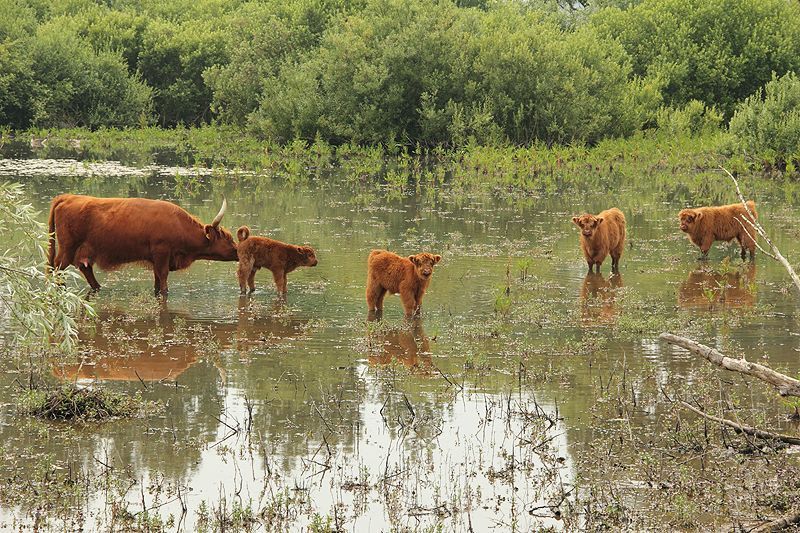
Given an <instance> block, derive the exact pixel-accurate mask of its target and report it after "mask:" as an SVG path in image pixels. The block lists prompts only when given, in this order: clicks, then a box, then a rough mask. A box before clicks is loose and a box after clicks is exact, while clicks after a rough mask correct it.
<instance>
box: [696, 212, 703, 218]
mask: <svg viewBox="0 0 800 533" xmlns="http://www.w3.org/2000/svg"><path fill="white" fill-rule="evenodd" d="M694 218H696V219H697V220H700V219H701V218H703V212H702V211H697V212H696V213H695V214H694Z"/></svg>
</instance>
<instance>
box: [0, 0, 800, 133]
mask: <svg viewBox="0 0 800 533" xmlns="http://www.w3.org/2000/svg"><path fill="white" fill-rule="evenodd" d="M798 68H800V5H799V4H797V3H796V2H785V1H784V0H766V1H765V2H760V1H758V0H745V1H739V0H710V1H707V2H701V1H700V0H589V1H583V2H571V1H569V0H538V1H535V2H515V1H511V0H499V1H496V2H488V1H484V0H459V1H451V0H442V1H434V0H289V1H287V2H274V1H269V2H262V1H256V0H236V1H223V0H195V1H191V2H190V1H188V0H180V1H177V2H170V3H163V2H155V1H152V0H142V1H137V2H127V1H126V2H102V3H98V2H94V1H92V0H55V1H53V2H43V1H41V0H0V125H6V126H11V127H13V128H16V129H20V128H29V127H37V128H41V127H53V126H59V127H64V126H73V125H77V126H85V127H89V128H92V129H95V128H98V127H103V126H115V127H140V126H142V125H148V124H150V123H152V122H155V123H157V124H159V125H161V126H167V127H174V126H177V125H181V124H184V125H200V124H208V123H212V122H215V121H216V122H218V123H223V124H230V125H234V126H236V127H238V128H248V129H249V131H250V132H252V133H255V134H257V135H258V136H259V137H261V138H268V139H270V140H273V141H278V142H281V143H289V142H291V141H293V140H295V139H303V140H304V141H306V142H311V141H312V140H313V139H317V138H319V139H322V140H324V141H326V142H328V143H332V144H335V145H340V144H345V143H356V144H377V143H387V144H392V143H402V144H405V145H407V146H410V145H415V144H417V143H419V144H420V145H421V146H431V145H436V144H445V145H451V146H458V147H465V146H469V145H472V144H503V143H513V144H519V145H533V144H536V143H539V142H542V143H545V144H553V143H561V144H570V143H576V144H581V143H589V144H595V143H597V142H599V141H600V140H601V139H607V138H612V137H625V136H629V135H631V134H634V133H636V132H637V131H641V130H646V129H648V128H652V127H655V126H657V127H659V128H660V129H662V130H665V131H666V130H669V131H677V130H678V129H681V128H689V130H692V131H695V132H696V128H697V127H702V128H705V127H712V126H713V123H714V122H715V121H716V120H717V119H716V116H717V114H718V113H719V114H721V116H722V117H723V118H724V119H728V118H730V117H731V116H732V114H733V111H734V109H735V106H736V105H737V104H738V103H739V102H741V101H742V100H743V99H744V98H746V97H747V96H748V95H751V94H753V93H754V92H755V91H756V90H757V89H758V88H759V87H761V86H762V85H763V84H764V83H766V82H768V81H769V79H770V77H771V75H772V72H775V73H776V74H777V75H778V76H780V75H783V74H785V73H786V72H789V71H792V70H794V71H797V69H798ZM698 105H703V106H705V108H704V109H707V110H708V111H705V110H704V111H701V108H700V107H698ZM698 120H699V121H700V122H702V124H700V122H698ZM686 121H689V122H690V123H687V122H686Z"/></svg>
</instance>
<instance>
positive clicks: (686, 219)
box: [678, 209, 703, 233]
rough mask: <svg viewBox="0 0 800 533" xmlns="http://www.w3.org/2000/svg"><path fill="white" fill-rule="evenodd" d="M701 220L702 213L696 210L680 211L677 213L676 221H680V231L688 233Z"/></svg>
mask: <svg viewBox="0 0 800 533" xmlns="http://www.w3.org/2000/svg"><path fill="white" fill-rule="evenodd" d="M701 218H703V212H702V211H698V210H696V209H682V210H681V212H680V213H678V220H680V221H681V231H684V232H687V233H688V232H690V231H691V230H692V227H693V226H694V225H695V223H696V222H697V221H698V220H700V219H701Z"/></svg>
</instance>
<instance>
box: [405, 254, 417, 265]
mask: <svg viewBox="0 0 800 533" xmlns="http://www.w3.org/2000/svg"><path fill="white" fill-rule="evenodd" d="M408 260H409V261H411V262H412V263H414V264H415V265H417V266H419V261H417V256H416V255H409V256H408Z"/></svg>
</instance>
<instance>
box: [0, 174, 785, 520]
mask: <svg viewBox="0 0 800 533" xmlns="http://www.w3.org/2000/svg"><path fill="white" fill-rule="evenodd" d="M0 163H2V165H0V179H10V180H12V181H18V182H21V183H24V184H25V186H26V190H27V191H28V193H29V199H30V202H32V203H33V204H34V205H35V206H37V207H38V208H40V209H41V210H42V218H43V220H44V218H45V217H46V209H47V205H48V203H49V200H50V199H51V198H52V197H53V196H55V195H56V194H59V193H63V192H72V193H82V194H91V195H96V196H146V197H149V198H162V199H167V200H171V201H175V202H177V203H179V204H180V205H181V206H183V207H185V208H186V209H187V210H189V211H190V212H192V213H193V214H196V215H198V216H199V217H200V218H201V219H203V220H210V219H211V218H212V217H213V216H214V214H215V213H216V211H217V209H218V207H219V203H220V200H221V198H222V195H223V194H224V195H225V196H226V197H227V199H228V203H229V211H228V214H227V215H226V217H225V219H224V220H223V225H225V226H226V227H228V228H229V229H235V228H236V227H238V226H239V225H240V224H247V225H249V226H250V228H251V230H252V231H253V234H256V235H265V236H269V237H272V238H276V239H280V240H284V241H288V242H292V243H297V244H310V245H312V246H313V247H315V249H316V250H317V257H318V258H319V265H318V266H317V267H315V268H301V269H298V270H297V271H295V272H293V273H292V274H290V275H289V295H288V301H287V302H286V303H282V302H280V301H278V300H276V295H275V290H274V287H273V285H272V280H271V276H270V275H269V273H268V272H266V271H261V272H260V273H259V274H258V276H257V278H256V284H257V287H258V290H257V292H256V293H255V294H254V295H252V296H251V297H240V296H239V291H238V284H237V280H236V276H235V268H236V265H235V264H234V263H209V262H197V263H195V265H194V266H192V267H191V268H190V269H189V270H187V271H184V272H180V273H172V274H171V275H170V279H169V283H170V294H169V298H168V300H167V301H166V302H161V301H159V300H156V299H154V298H153V297H152V296H151V287H152V274H151V273H150V272H148V271H146V270H144V269H141V268H138V267H130V268H125V269H122V270H120V271H117V272H112V273H105V272H101V273H100V274H99V275H98V279H99V281H100V283H101V284H102V285H103V290H102V291H101V292H100V293H99V294H98V295H97V296H96V297H95V300H94V301H95V302H96V305H97V308H98V311H99V317H98V319H97V320H96V321H91V322H88V323H86V324H85V326H84V328H83V331H82V334H81V339H82V343H81V345H82V354H83V361H82V362H75V363H74V364H73V363H70V364H66V365H58V366H57V368H56V369H55V370H54V375H55V376H57V377H58V378H60V379H70V380H77V381H78V383H81V384H86V385H89V384H91V383H94V382H95V381H96V380H99V381H102V382H105V383H107V384H108V386H110V387H113V388H116V389H120V390H125V391H130V392H135V391H140V392H141V394H142V395H143V397H145V398H147V399H157V400H159V401H161V402H163V404H164V405H165V408H164V411H163V413H156V414H153V415H152V416H149V417H147V418H145V419H143V420H132V421H114V422H109V423H104V424H100V425H89V426H86V427H81V428H79V429H64V428H63V426H59V425H48V424H44V425H42V424H35V425H33V426H31V423H30V422H27V421H26V420H25V419H24V417H19V416H18V415H17V414H16V412H15V410H14V408H13V407H12V405H11V402H12V398H13V395H14V394H15V389H16V388H17V387H18V385H17V384H15V383H14V381H15V380H22V381H24V380H25V379H26V375H25V373H24V372H20V371H18V370H17V369H16V368H15V367H14V366H12V365H11V364H10V363H3V367H4V377H3V384H4V387H3V389H2V392H0V394H2V402H3V404H4V405H5V407H4V409H3V413H2V419H1V420H2V422H1V424H0V434H2V442H3V445H2V450H3V453H4V455H5V456H6V457H20V458H22V459H20V460H21V461H24V457H26V456H27V455H32V454H38V453H45V454H49V455H51V456H52V468H54V469H58V470H64V469H70V470H71V469H74V470H75V471H81V472H86V473H91V474H92V475H94V476H102V475H103V473H104V472H105V470H106V469H107V467H113V468H114V470H115V472H116V473H117V474H119V473H123V472H124V476H123V477H125V478H126V479H130V480H131V484H130V486H126V487H121V488H119V489H118V491H117V492H116V493H113V491H112V494H111V495H109V493H105V494H92V495H90V496H87V498H86V501H85V513H84V514H82V515H80V516H78V515H75V514H70V513H62V514H61V515H59V514H58V513H55V512H54V513H53V516H50V517H49V518H48V517H47V516H44V517H42V516H39V515H38V514H37V513H33V512H32V511H31V506H30V505H26V504H25V503H20V502H18V503H16V504H12V503H8V504H5V505H3V506H2V512H1V513H0V516H1V517H2V521H3V522H4V523H6V524H14V523H25V524H33V523H43V522H42V521H45V522H46V521H47V520H49V523H50V524H51V525H55V527H56V528H60V527H62V525H63V524H64V523H66V526H65V527H67V526H69V527H72V526H75V525H76V524H77V525H81V524H83V525H84V526H85V527H87V528H92V527H95V526H97V527H108V526H109V525H110V524H111V525H113V524H118V523H119V520H121V518H120V515H119V513H118V511H119V508H120V505H119V504H118V503H117V504H116V506H115V505H112V504H110V503H109V502H110V501H111V502H119V501H127V502H128V507H127V508H128V511H129V512H131V513H134V514H135V513H138V512H141V511H142V509H143V507H146V508H148V509H150V512H151V513H154V512H155V513H159V514H160V515H161V516H162V517H167V516H169V515H170V514H173V515H174V516H175V524H176V525H177V524H178V522H179V521H180V520H182V522H181V523H180V526H181V527H188V528H190V529H191V528H192V527H194V526H193V524H195V523H196V522H197V521H198V510H200V509H202V505H203V504H202V503H201V502H205V505H206V506H207V507H208V508H213V507H214V506H219V505H221V504H220V501H221V500H223V499H224V505H226V506H227V509H228V510H230V509H231V508H233V507H234V506H235V505H236V504H237V502H238V504H240V505H241V506H243V507H247V506H248V503H249V505H250V506H251V507H252V509H253V510H254V511H257V512H260V513H261V515H260V518H261V519H262V520H263V521H264V522H265V523H268V524H271V525H273V526H274V527H276V528H281V527H284V526H285V527H290V528H296V527H301V526H303V525H305V524H308V523H310V522H313V521H314V517H313V515H314V513H318V514H319V515H321V516H327V517H330V519H331V520H332V522H331V524H332V525H338V526H339V527H341V528H343V529H347V530H358V531H362V530H387V529H391V528H397V527H399V528H412V529H415V528H424V527H427V526H430V525H435V524H437V523H442V524H444V526H445V529H459V530H465V529H469V528H470V527H472V528H474V529H475V530H477V531H485V530H487V529H489V528H492V527H499V528H501V529H507V528H510V527H517V528H519V529H522V530H529V529H531V528H533V527H537V526H554V527H559V526H560V524H561V522H560V519H559V513H558V512H556V509H558V505H559V504H560V503H561V502H560V500H563V499H564V498H562V495H563V494H564V493H565V492H567V493H569V491H570V490H571V488H572V485H573V483H574V480H575V479H576V476H579V475H581V472H580V471H579V466H578V463H577V462H576V459H577V458H578V457H580V456H582V455H584V454H586V453H590V451H589V450H587V446H588V445H589V442H590V439H591V436H592V434H593V433H594V432H595V431H597V430H598V429H597V428H598V427H602V424H603V422H602V421H600V422H598V421H597V420H595V415H594V414H593V413H594V411H593V409H594V407H593V406H595V398H596V387H597V386H598V383H599V386H600V387H601V389H602V387H603V385H604V384H605V385H606V386H608V383H609V380H620V375H621V372H622V370H621V369H623V368H624V369H626V370H625V371H628V370H627V369H630V372H635V371H636V370H637V369H639V370H641V369H650V370H648V371H652V373H653V375H655V376H656V377H657V379H663V380H664V382H669V381H670V380H678V381H689V382H690V381H691V380H692V379H693V375H694V373H695V372H697V371H698V369H700V368H702V367H703V364H704V363H702V362H700V361H698V360H696V359H695V358H693V356H690V355H688V354H686V353H684V352H681V351H679V350H676V349H674V348H671V347H669V346H667V345H664V344H661V343H660V342H659V341H658V340H657V339H656V338H655V335H654V334H653V331H655V330H657V329H658V327H659V324H660V323H659V322H658V321H663V324H664V327H665V328H666V327H669V326H671V325H673V324H680V325H681V326H682V327H683V328H684V330H688V331H694V332H697V333H698V335H697V336H696V338H698V340H700V341H701V342H707V343H709V344H714V345H717V346H719V347H721V348H724V349H726V350H728V351H729V352H731V353H745V354H748V357H750V358H752V359H754V360H756V359H757V360H764V361H766V362H768V363H769V364H771V365H773V366H776V367H778V368H781V369H783V370H785V371H789V372H790V373H792V374H796V373H797V371H798V370H799V369H800V364H798V349H800V337H798V336H797V335H796V334H795V331H796V329H797V328H796V326H797V305H796V301H797V300H796V298H795V297H794V295H793V294H792V293H791V291H790V289H789V284H788V281H787V279H786V276H785V274H784V272H783V271H782V269H781V267H780V266H778V265H776V264H774V263H773V262H771V261H768V260H766V258H764V257H763V256H761V257H759V258H758V259H757V261H756V264H755V265H741V264H740V262H739V261H737V260H735V258H736V257H737V252H736V250H735V249H733V248H730V249H729V248H727V247H726V246H724V245H722V244H720V243H717V244H715V246H714V248H713V249H712V253H711V261H710V262H709V263H707V264H702V263H698V261H697V260H696V257H697V255H698V252H697V249H696V248H694V247H693V246H692V245H690V244H689V243H688V241H687V240H686V238H685V237H684V236H683V235H682V234H681V233H680V232H679V230H678V227H677V220H676V213H677V211H678V210H679V209H680V208H682V207H685V200H684V199H685V197H686V196H687V194H688V193H687V191H686V190H682V189H681V187H675V188H674V189H669V190H666V189H664V188H662V187H661V186H659V185H658V184H655V183H635V184H625V185H624V186H622V187H621V188H617V189H614V191H613V192H610V191H605V190H596V189H595V190H582V188H581V187H574V188H569V189H566V190H564V191H552V192H549V193H546V194H545V193H537V194H529V195H518V194H513V195H509V194H502V195H500V194H498V195H485V194H482V195H476V196H472V195H471V194H469V193H465V192H457V191H452V190H450V191H448V190H440V191H428V190H424V189H422V190H414V188H413V187H412V188H411V190H410V191H403V192H398V191H391V190H387V189H386V188H381V187H380V186H377V185H374V184H368V185H364V184H359V185H348V184H342V183H311V184H308V185H304V186H302V187H294V188H290V187H285V186H282V184H280V183H275V182H273V181H271V180H270V179H269V178H253V177H248V176H235V175H225V174H223V173H216V174H215V175H213V176H212V175H206V176H202V175H197V174H196V173H192V172H191V171H186V170H185V169H184V170H181V169H176V168H169V169H167V170H164V169H158V168H153V169H149V170H147V171H139V170H135V169H132V168H130V167H124V166H117V165H102V164H99V165H97V166H90V165H87V164H83V163H70V162H67V163H63V162H62V163H59V162H56V161H51V160H37V161H31V160H10V159H6V160H0ZM727 185H728V184H727V183H726V182H725V181H724V180H723V178H722V177H719V183H710V184H709V185H708V189H707V191H706V196H707V197H719V198H720V199H724V200H726V201H734V196H733V193H732V192H731V191H730V190H729V189H728V186H727ZM587 188H588V187H587ZM751 191H753V192H754V194H755V197H756V200H757V202H758V204H759V213H760V215H761V218H762V219H763V220H769V221H770V224H769V227H770V228H771V229H773V230H774V233H775V235H776V243H777V244H778V245H779V246H780V247H781V248H782V250H783V251H784V254H785V255H787V256H790V257H798V256H800V246H799V245H798V243H797V235H796V229H795V228H794V227H793V225H792V223H791V221H792V211H793V206H792V205H791V203H789V202H787V201H786V199H785V198H784V197H783V192H782V189H781V188H780V187H779V186H777V185H770V186H768V185H765V184H758V185H753V186H752V187H751ZM611 205H616V206H618V207H620V208H621V209H622V210H623V211H624V212H625V214H626V216H627V218H628V233H629V240H630V246H629V248H628V249H627V250H626V254H625V256H623V259H622V266H621V272H620V274H619V276H614V277H610V276H609V271H610V260H609V262H608V264H606V265H604V266H603V273H602V274H601V275H599V276H597V275H589V276H587V275H586V266H585V264H584V262H583V260H582V257H581V255H580V251H579V248H578V243H577V240H578V238H577V231H576V230H575V228H574V227H573V226H572V225H571V221H570V217H571V216H572V215H574V214H579V213H580V212H583V211H586V210H588V211H592V212H597V211H599V210H600V209H603V208H606V207H609V206H611ZM372 248H388V249H390V250H394V251H397V252H399V253H401V254H411V253H416V252H420V251H430V252H434V253H440V254H441V255H442V256H443V259H442V262H441V263H440V265H439V266H438V267H437V269H436V272H435V274H434V277H433V281H432V283H431V286H430V289H429V292H428V294H427V295H426V297H425V302H424V315H423V316H422V318H421V319H420V320H419V321H418V322H416V323H415V324H414V325H412V326H408V325H404V323H403V322H402V308H401V306H400V302H399V299H398V298H397V297H390V298H388V299H387V302H386V314H385V320H384V323H383V324H382V325H376V324H374V323H368V322H366V320H365V319H366V306H365V301H364V283H365V279H366V257H367V255H368V253H369V251H370V250H371V249H372ZM725 258H729V259H725ZM728 261H729V264H728ZM6 327H7V326H6ZM609 332H612V333H609ZM5 335H13V332H9V331H6V333H5ZM728 379H731V380H734V378H731V377H730V376H728ZM637 386H638V385H637ZM636 393H637V391H633V394H634V395H635V394H636ZM657 411H658V409H657V408H655V407H653V406H651V405H648V404H647V403H642V404H641V405H639V406H638V412H637V417H638V420H639V422H638V423H639V427H641V428H645V429H644V430H646V428H647V427H648V424H650V423H651V421H652V420H654V419H655V418H656V417H657V416H658V413H657ZM608 423H609V424H613V423H614V422H608ZM5 468H6V469H7V470H8V469H10V467H9V466H6V467H5ZM19 471H23V472H24V466H23V467H22V468H21V470H20V469H19V467H18V469H17V472H19ZM19 482H20V483H24V481H23V480H20V481H19ZM177 487H180V491H181V492H180V498H178V494H177V492H176V490H177V489H176V488H177ZM181 501H183V502H184V503H185V504H186V507H187V510H188V512H187V514H186V515H185V516H184V517H183V518H181V515H182V506H181ZM115 509H116V511H115ZM115 512H116V513H117V514H115ZM45 514H46V513H45Z"/></svg>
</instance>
